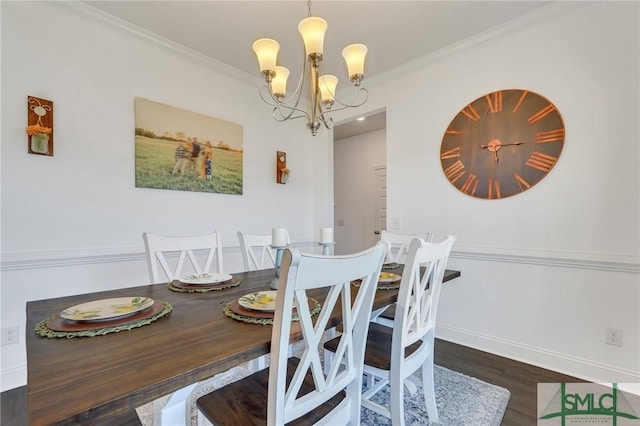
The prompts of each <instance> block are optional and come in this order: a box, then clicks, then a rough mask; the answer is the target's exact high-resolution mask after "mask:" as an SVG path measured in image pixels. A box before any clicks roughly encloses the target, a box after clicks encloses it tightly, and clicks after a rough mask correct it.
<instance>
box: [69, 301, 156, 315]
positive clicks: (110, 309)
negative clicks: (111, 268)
mask: <svg viewBox="0 0 640 426" xmlns="http://www.w3.org/2000/svg"><path fill="white" fill-rule="evenodd" d="M153 303H154V300H153V299H150V298H148V297H117V298H114V299H102V300H94V301H92V302H87V303H81V304H79V305H75V306H72V307H70V308H67V309H65V310H64V311H62V312H60V316H61V317H62V318H64V319H68V320H74V321H102V320H105V319H113V318H117V317H122V316H125V315H131V314H135V313H136V312H140V311H141V310H143V309H147V308H148V307H149V306H151V305H153Z"/></svg>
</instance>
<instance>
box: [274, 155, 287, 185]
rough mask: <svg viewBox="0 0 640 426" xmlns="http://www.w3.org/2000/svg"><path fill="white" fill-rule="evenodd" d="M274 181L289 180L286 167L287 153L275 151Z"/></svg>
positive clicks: (285, 181) (284, 181)
mask: <svg viewBox="0 0 640 426" xmlns="http://www.w3.org/2000/svg"><path fill="white" fill-rule="evenodd" d="M276 182H278V183H283V184H284V183H287V182H289V169H288V168H287V153H286V152H284V151H278V152H277V153H276Z"/></svg>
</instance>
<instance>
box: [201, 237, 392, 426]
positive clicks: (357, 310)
mask: <svg viewBox="0 0 640 426" xmlns="http://www.w3.org/2000/svg"><path fill="white" fill-rule="evenodd" d="M386 245H387V243H384V242H380V243H378V244H376V245H375V246H374V247H372V248H370V249H368V250H365V251H363V252H360V253H356V254H352V255H341V256H319V255H315V254H304V253H302V252H300V250H298V249H286V250H285V251H284V256H283V261H282V273H281V275H280V282H279V284H278V296H277V300H276V309H275V318H274V324H273V327H272V334H271V366H270V367H269V368H268V369H265V370H262V371H260V372H258V373H254V374H252V375H251V376H248V377H246V378H244V379H242V380H239V381H237V382H235V383H232V384H230V385H227V386H225V387H223V388H221V389H218V390H216V391H214V392H212V393H210V394H208V395H205V396H203V397H201V398H199V399H198V401H197V405H198V408H199V409H200V411H202V412H203V414H204V415H205V417H206V418H207V419H208V420H209V421H210V422H212V423H213V424H233V425H258V424H267V425H269V426H275V425H278V426H280V425H284V424H288V423H289V422H293V423H294V424H326V425H345V424H352V425H358V424H359V423H360V410H361V406H360V401H361V395H362V394H361V392H362V390H361V387H362V365H363V364H362V362H363V359H364V343H365V339H366V335H367V329H368V327H369V316H370V315H371V308H372V305H373V300H374V296H375V291H376V288H377V282H378V277H379V275H380V270H381V267H382V261H383V259H384V255H385V253H386V249H387V247H386ZM355 279H362V284H361V286H360V288H359V289H358V290H357V294H356V295H355V297H354V298H352V297H351V291H352V289H353V288H354V287H352V285H351V281H352V280H355ZM317 290H322V292H323V294H326V297H325V298H324V300H323V303H322V309H321V311H320V313H319V314H318V316H317V317H316V318H313V317H312V315H311V310H310V309H309V297H310V296H309V294H308V292H312V291H317ZM294 303H295V304H296V305H295V306H296V312H297V315H298V317H299V326H298V325H296V327H295V328H296V329H297V328H298V327H299V329H300V331H301V333H302V336H303V340H302V342H304V343H303V344H304V349H303V351H302V355H301V356H300V358H296V357H289V356H288V348H289V344H290V336H291V333H292V315H293V307H294ZM334 309H338V310H339V312H340V313H341V316H342V318H341V320H342V324H343V328H344V330H343V333H342V334H341V336H340V337H338V338H337V339H339V343H338V345H337V356H336V357H334V359H335V361H336V362H334V363H333V364H332V365H331V366H329V367H328V368H327V371H328V373H327V374H325V373H324V371H323V366H322V362H321V357H320V355H321V353H320V348H321V339H322V335H323V334H324V331H325V329H326V328H327V325H328V324H329V320H330V318H331V317H332V313H333V311H334ZM294 334H297V333H294ZM343 361H344V363H343Z"/></svg>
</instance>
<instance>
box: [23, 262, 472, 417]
mask: <svg viewBox="0 0 640 426" xmlns="http://www.w3.org/2000/svg"><path fill="white" fill-rule="evenodd" d="M401 271H402V265H399V267H398V269H396V270H392V271H389V272H397V273H398V274H401ZM231 275H232V276H233V278H234V279H235V280H238V281H239V282H240V283H239V285H237V286H234V287H230V288H226V289H223V290H219V291H208V292H179V291H174V290H175V289H174V290H172V289H171V285H170V283H161V284H149V285H143V286H135V287H127V288H119V289H114V290H109V291H101V292H95V293H87V294H79V295H73V296H65V297H58V298H51V299H45V300H36V301H30V302H27V304H26V317H27V329H26V330H27V332H26V352H27V394H28V398H27V399H28V417H29V424H30V425H32V426H38V425H52V424H54V425H93V424H101V425H119V426H122V425H126V424H140V423H139V420H138V421H137V423H136V420H135V419H137V414H136V411H135V409H136V407H139V406H142V405H144V404H146V403H149V402H151V401H153V400H155V399H157V398H160V397H162V396H164V395H167V394H170V393H172V392H174V391H176V390H178V389H181V388H183V387H185V386H187V385H189V384H192V383H196V382H199V381H202V380H205V379H208V378H210V377H213V376H214V375H216V374H218V373H221V372H224V371H227V370H228V369H230V368H232V367H235V366H237V365H239V364H242V363H244V362H247V361H250V360H252V359H255V358H258V357H260V356H262V355H265V354H268V353H269V351H270V342H271V329H272V327H271V326H269V325H261V324H250V323H245V322H241V321H237V320H235V319H232V318H230V317H229V316H227V315H225V313H224V312H223V308H224V307H225V305H227V304H228V303H229V302H231V301H233V300H237V299H238V298H239V297H241V296H243V295H245V294H248V293H252V292H257V291H266V290H270V283H271V281H272V280H273V278H274V276H275V269H264V270H258V271H248V272H240V273H233V274H231ZM459 276H460V272H459V271H454V270H447V271H446V272H445V277H444V281H449V280H452V279H454V278H456V277H459ZM352 288H353V289H354V290H353V291H352V293H356V292H357V286H352ZM397 295H398V291H397V289H395V290H394V289H379V290H377V291H376V297H375V301H374V309H378V308H382V307H383V306H387V305H390V304H393V303H394V302H395V301H396V299H397ZM129 297H131V298H137V297H140V298H150V299H152V300H153V301H156V302H159V301H161V302H162V303H164V306H165V307H169V309H170V312H168V313H167V314H166V315H164V316H162V317H161V318H158V319H157V320H155V321H153V322H150V323H148V324H146V325H143V326H140V327H137V328H132V329H130V330H123V331H119V332H113V333H109V334H104V335H96V336H93V337H89V336H85V337H70V336H67V337H51V336H49V337H43V336H42V335H38V334H37V333H36V332H35V330H36V329H37V327H38V326H40V325H41V324H42V323H44V322H46V321H48V320H52V319H54V318H56V319H57V318H58V317H59V316H60V313H61V312H62V311H64V310H66V309H68V308H69V307H74V306H77V305H79V304H85V303H89V302H92V301H96V300H103V299H112V298H129ZM313 297H314V298H316V299H317V300H318V302H319V303H322V302H323V295H322V294H321V293H318V294H315V295H314V296H313ZM339 319H340V318H339V315H338V313H337V312H336V315H335V317H334V318H333V319H332V321H331V322H330V323H329V325H328V326H329V327H333V326H335V325H337V324H338V323H339ZM300 334H301V333H300V328H299V327H298V326H297V323H296V324H294V325H293V327H292V331H291V339H292V341H295V340H299V339H301V335H300Z"/></svg>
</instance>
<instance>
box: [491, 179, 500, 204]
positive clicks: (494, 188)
mask: <svg viewBox="0 0 640 426" xmlns="http://www.w3.org/2000/svg"><path fill="white" fill-rule="evenodd" d="M488 198H489V199H494V198H502V195H500V182H498V181H497V180H495V179H491V178H489V192H488Z"/></svg>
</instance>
